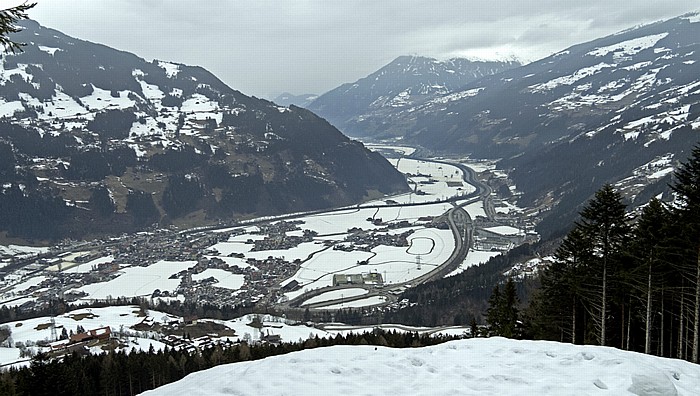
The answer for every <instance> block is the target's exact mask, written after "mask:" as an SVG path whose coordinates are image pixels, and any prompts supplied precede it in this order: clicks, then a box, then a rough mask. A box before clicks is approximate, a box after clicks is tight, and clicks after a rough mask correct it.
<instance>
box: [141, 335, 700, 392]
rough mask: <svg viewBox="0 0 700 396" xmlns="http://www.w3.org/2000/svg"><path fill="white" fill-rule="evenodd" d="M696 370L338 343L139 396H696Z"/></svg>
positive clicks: (550, 349)
mask: <svg viewBox="0 0 700 396" xmlns="http://www.w3.org/2000/svg"><path fill="white" fill-rule="evenodd" d="M698 389H700V366H698V365H694V364H691V363H688V362H685V361H681V360H673V359H664V358H658V357H653V356H648V355H643V354H639V353H633V352H625V351H620V350H617V349H614V348H605V347H596V346H575V345H570V344H560V343H556V342H549V341H514V340H508V339H504V338H489V339H471V340H462V341H453V342H449V343H445V344H442V345H438V346H433V347H426V348H416V349H392V348H384V347H374V346H335V347H330V348H319V349H313V350H307V351H301V352H297V353H290V354H288V355H283V356H276V357H271V358H268V359H264V360H259V361H255V362H244V363H236V364H229V365H224V366H219V367H215V368H213V369H210V370H206V371H201V372H198V373H194V374H191V375H189V376H187V377H186V378H184V379H183V380H181V381H178V382H175V383H172V384H169V385H166V386H163V387H161V388H158V389H156V390H153V391H149V392H146V393H145V394H144V395H149V396H153V395H188V396H195V395H302V394H325V395H344V396H350V395H409V394H411V395H414V394H418V395H450V396H452V395H551V394H557V395H603V394H606V395H639V396H647V395H696V394H697V392H698Z"/></svg>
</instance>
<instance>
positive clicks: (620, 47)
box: [586, 33, 668, 60]
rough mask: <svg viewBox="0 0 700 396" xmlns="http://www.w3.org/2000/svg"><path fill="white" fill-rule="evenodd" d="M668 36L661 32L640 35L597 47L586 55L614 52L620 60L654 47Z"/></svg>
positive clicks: (614, 57)
mask: <svg viewBox="0 0 700 396" xmlns="http://www.w3.org/2000/svg"><path fill="white" fill-rule="evenodd" d="M666 36H668V33H660V34H653V35H650V36H645V37H638V38H634V39H631V40H627V41H623V42H620V43H615V44H612V45H608V46H606V47H600V48H597V49H595V50H593V51H590V52H588V53H587V54H586V55H593V56H596V57H599V56H605V55H607V54H609V53H611V52H612V53H613V59H615V60H618V59H622V58H624V57H627V56H632V55H635V54H638V53H640V52H642V51H643V50H645V49H647V48H652V47H653V46H655V45H656V43H658V42H659V41H661V40H662V39H663V38H665V37H666Z"/></svg>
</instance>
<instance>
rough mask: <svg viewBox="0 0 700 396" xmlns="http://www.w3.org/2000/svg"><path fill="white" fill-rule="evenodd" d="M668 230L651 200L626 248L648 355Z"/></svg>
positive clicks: (658, 204)
mask: <svg viewBox="0 0 700 396" xmlns="http://www.w3.org/2000/svg"><path fill="white" fill-rule="evenodd" d="M668 227H669V214H668V211H667V210H666V209H665V208H664V206H663V205H662V203H661V202H660V201H659V200H658V199H656V198H654V199H652V200H651V201H650V202H649V204H648V205H647V206H645V207H644V209H643V210H642V214H641V215H640V217H639V220H638V221H637V224H635V227H634V232H633V238H634V239H633V241H632V243H631V245H630V249H629V251H630V253H631V256H632V259H633V260H634V261H635V262H636V265H635V271H636V272H637V273H638V275H637V276H636V277H635V279H633V282H634V283H635V284H636V285H637V286H638V289H640V290H641V291H643V293H641V294H642V295H640V296H638V297H639V299H640V300H641V299H644V300H645V301H646V309H645V317H644V323H645V334H644V353H647V354H649V353H651V342H652V339H651V336H652V334H651V333H652V325H653V323H652V320H653V316H652V314H653V311H654V307H653V301H654V294H655V293H656V291H657V290H659V289H662V288H663V286H664V284H663V272H664V269H663V254H664V249H665V246H666V244H667V238H666V235H667V234H668V231H669V230H668ZM661 314H662V315H663V314H664V313H663V312H662V313H661ZM661 342H663V340H662V341H661Z"/></svg>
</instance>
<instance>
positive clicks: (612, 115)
mask: <svg viewBox="0 0 700 396" xmlns="http://www.w3.org/2000/svg"><path fill="white" fill-rule="evenodd" d="M698 15H700V14H699V13H689V14H684V15H683V16H680V17H677V18H671V19H668V20H665V21H660V22H655V23H651V24H647V25H644V26H642V27H636V28H632V29H627V30H624V31H622V32H619V33H616V34H613V35H610V36H607V37H603V38H600V39H597V40H593V41H590V42H587V43H581V44H577V45H574V46H572V47H570V48H568V49H566V50H563V51H560V52H558V53H556V54H553V55H551V56H548V57H546V58H544V59H541V60H538V61H535V62H531V63H529V64H527V65H523V66H521V67H517V68H512V69H509V70H505V71H503V72H501V73H499V74H494V75H488V76H484V77H482V78H480V79H477V80H474V81H471V82H469V83H467V84H466V85H464V86H462V87H460V88H458V89H456V90H452V91H450V92H447V93H435V94H432V95H427V96H426V97H423V98H421V99H420V100H418V101H416V102H414V103H412V104H411V105H409V106H405V107H395V108H391V109H389V108H385V110H386V111H384V112H382V113H381V114H363V115H362V117H358V118H356V119H354V123H353V125H352V126H350V127H348V128H349V129H347V130H345V132H346V133H351V134H352V133H354V132H357V133H358V136H362V137H363V138H368V139H380V140H381V139H384V140H397V141H401V142H403V143H405V144H409V145H420V146H423V147H425V148H426V149H428V150H432V151H434V152H436V153H442V154H453V155H469V156H471V157H473V158H488V159H496V160H499V163H498V167H499V168H500V169H503V170H507V171H509V174H510V177H511V178H512V179H513V181H514V183H515V184H516V185H517V187H518V190H519V191H521V192H522V196H521V197H520V201H521V205H522V206H526V207H538V208H540V209H541V210H542V211H543V213H544V212H547V213H546V214H545V215H544V216H545V217H549V219H545V221H544V222H543V224H541V226H540V232H541V234H543V235H544V236H545V237H546V236H547V235H548V234H551V233H553V232H557V229H561V228H562V227H566V224H570V222H571V221H572V219H573V218H574V216H575V214H576V212H577V210H578V209H579V208H580V207H581V204H582V203H583V202H584V201H586V200H587V199H588V198H590V197H591V196H592V195H593V193H594V191H595V190H597V189H598V188H600V187H601V186H602V185H603V184H605V183H612V184H615V185H616V187H619V188H620V189H622V190H624V193H625V196H626V197H627V198H628V200H629V202H630V203H631V204H632V205H633V206H634V205H641V204H643V203H644V202H646V200H648V199H649V198H650V197H651V196H657V195H659V194H665V198H666V199H667V200H670V199H671V195H670V192H669V191H668V189H667V188H666V185H667V184H668V182H669V180H670V177H671V173H670V172H668V170H669V169H672V167H673V166H675V165H677V164H678V163H679V162H680V161H682V160H684V159H685V158H686V157H687V154H688V150H689V148H690V147H691V146H692V145H693V144H694V143H696V142H697V141H698V139H699V138H700V135H699V134H698V133H697V131H698V130H700V119H699V117H700V100H699V99H698V97H700V77H698V76H700V43H699V42H698V40H697V37H700V23H698V21H699V20H700V18H699V17H698ZM321 114H323V113H321ZM341 129H342V128H341ZM358 131H359V132H358ZM360 134H361V135H360ZM574 159H575V160H574ZM572 161H575V162H576V165H577V166H571V163H572ZM661 162H664V163H666V165H664V166H663V167H659V166H657V165H658V164H660V163H661ZM662 171H663V172H665V173H664V174H663V176H661V177H658V176H659V175H660V174H661V173H659V172H662ZM652 176H653V177H652ZM553 208H554V210H553V211H551V212H550V210H552V209H553Z"/></svg>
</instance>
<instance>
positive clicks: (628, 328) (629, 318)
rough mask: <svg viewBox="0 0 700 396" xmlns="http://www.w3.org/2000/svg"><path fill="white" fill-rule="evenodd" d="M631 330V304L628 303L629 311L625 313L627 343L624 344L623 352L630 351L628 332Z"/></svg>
mask: <svg viewBox="0 0 700 396" xmlns="http://www.w3.org/2000/svg"><path fill="white" fill-rule="evenodd" d="M631 330H632V302H630V310H629V312H627V342H626V343H625V350H626V351H629V350H630V331H631Z"/></svg>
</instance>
